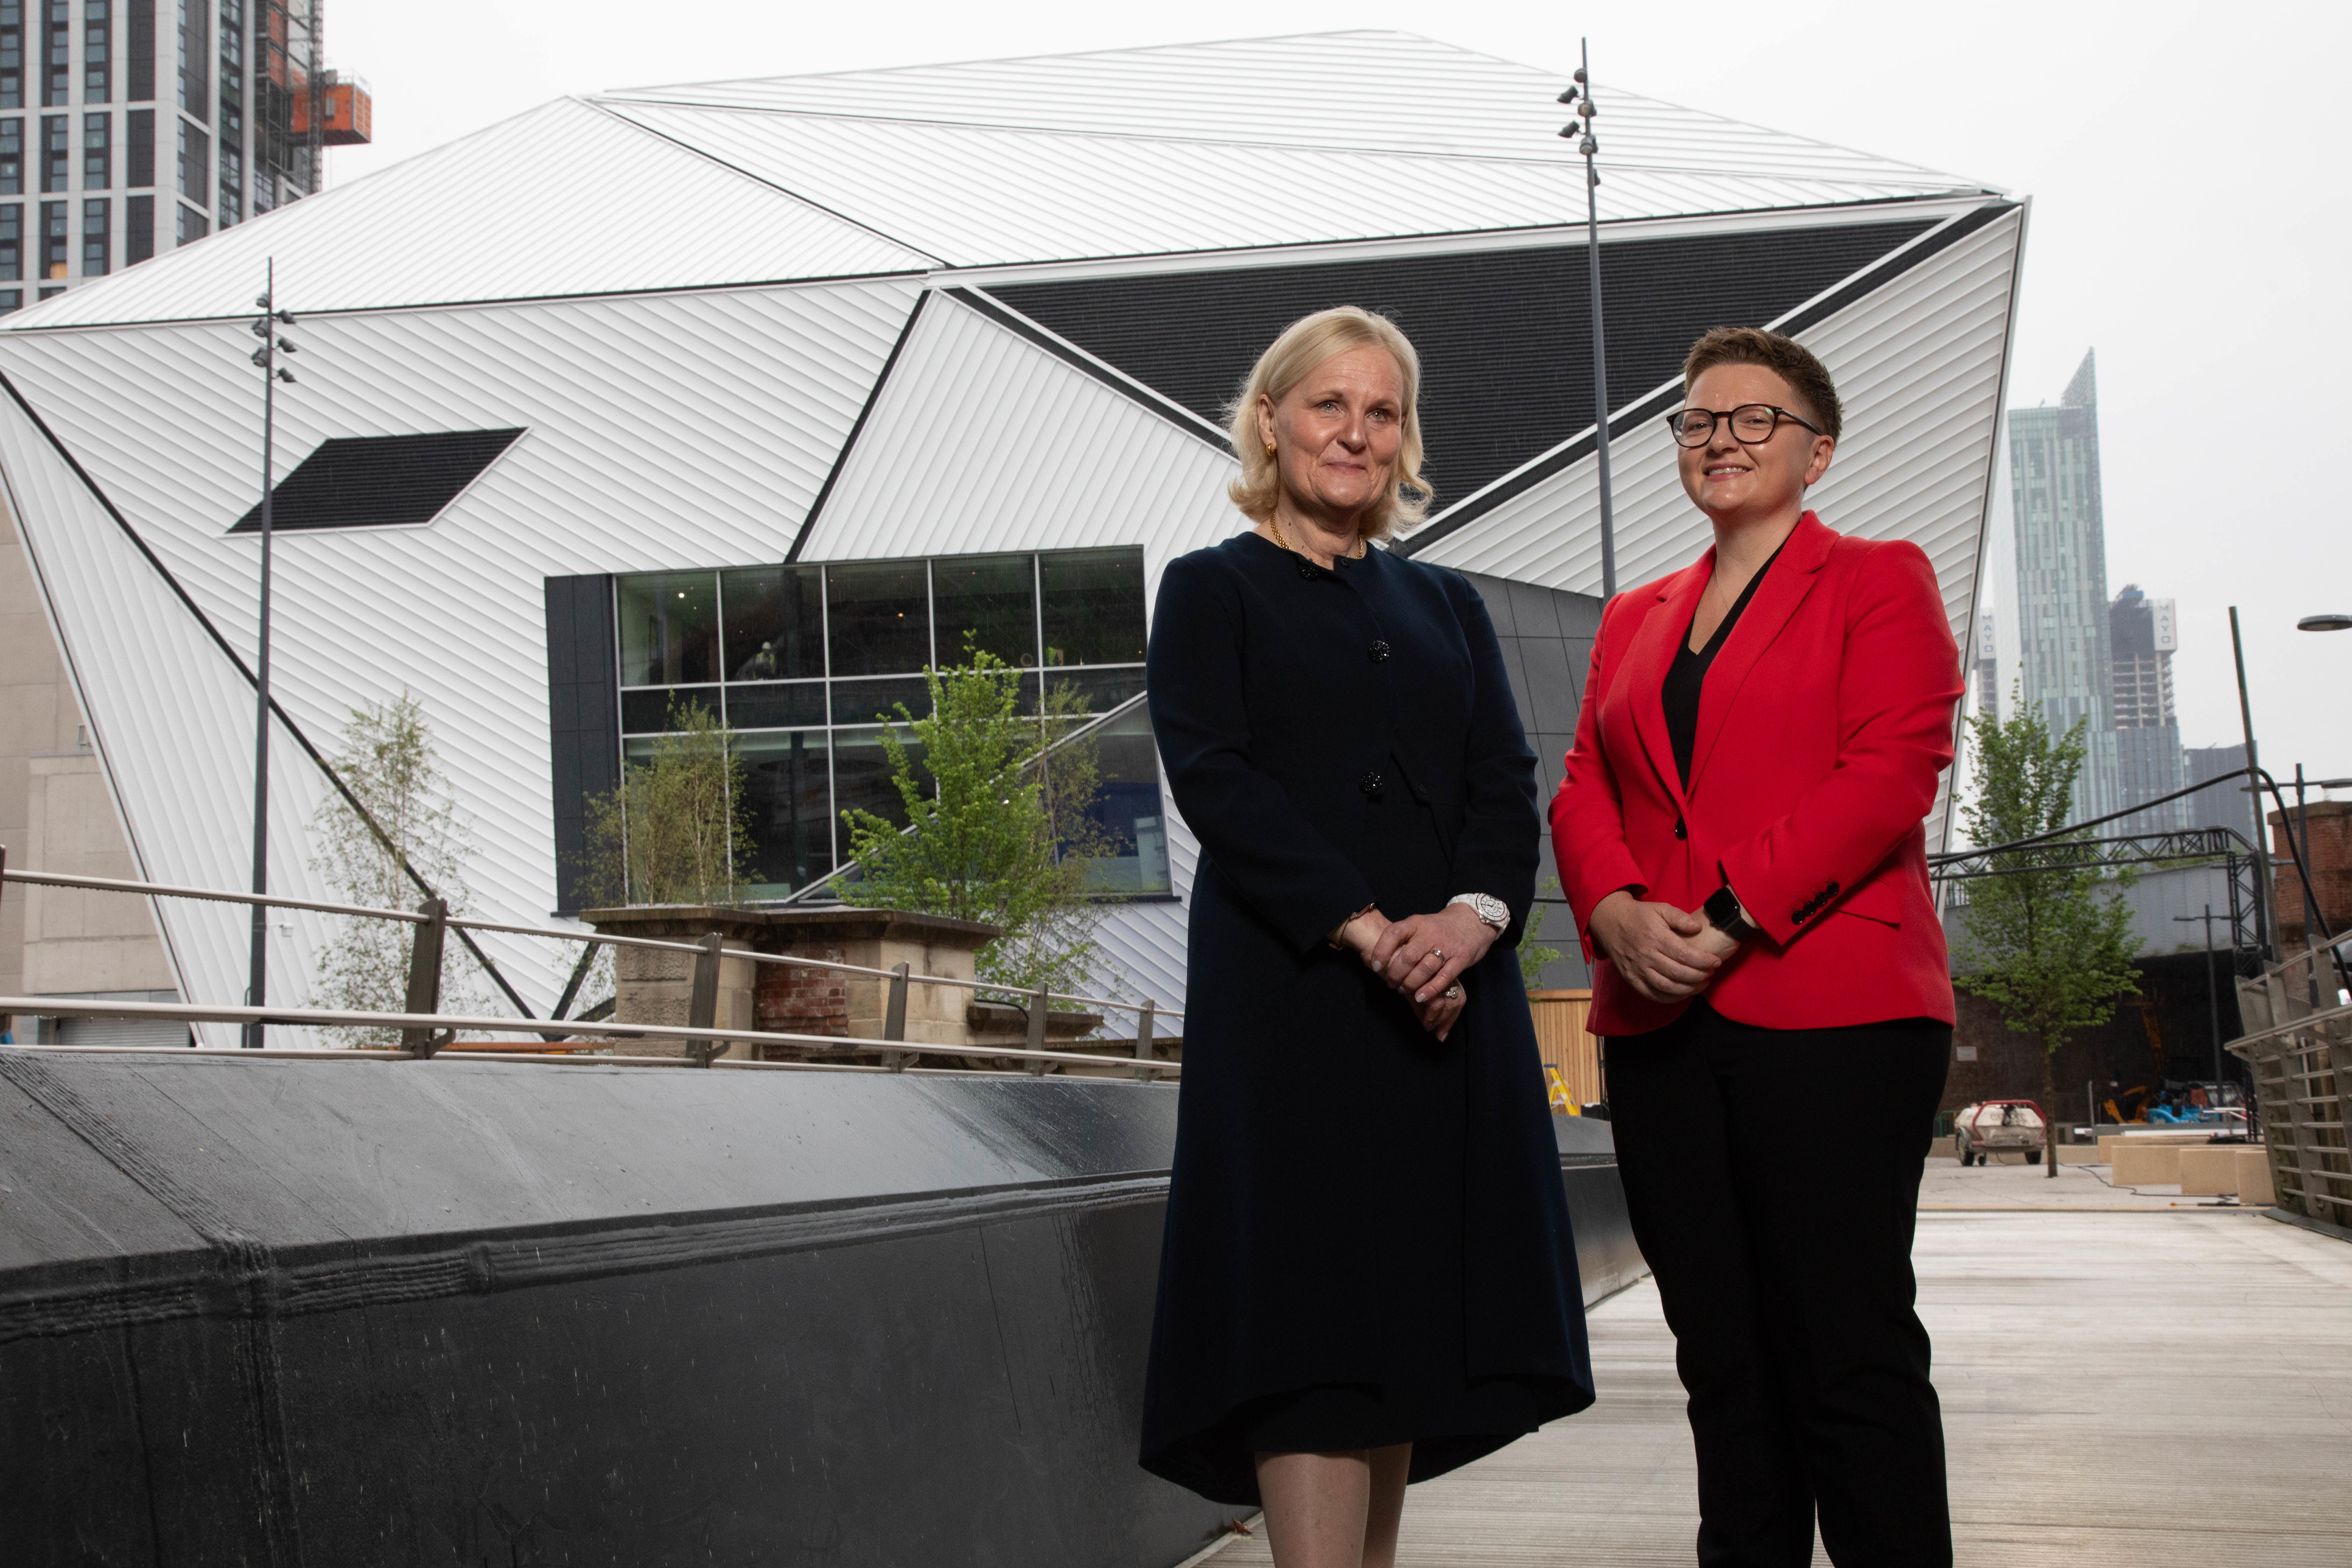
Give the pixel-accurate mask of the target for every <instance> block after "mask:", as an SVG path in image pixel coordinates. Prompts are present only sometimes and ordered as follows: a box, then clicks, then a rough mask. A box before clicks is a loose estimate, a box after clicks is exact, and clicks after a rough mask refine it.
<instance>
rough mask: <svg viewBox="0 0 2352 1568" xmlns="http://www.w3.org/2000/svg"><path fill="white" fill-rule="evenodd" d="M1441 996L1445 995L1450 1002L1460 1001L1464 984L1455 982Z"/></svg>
mask: <svg viewBox="0 0 2352 1568" xmlns="http://www.w3.org/2000/svg"><path fill="white" fill-rule="evenodd" d="M1441 994H1443V995H1444V997H1445V998H1446V999H1447V1000H1448V1001H1458V1000H1459V999H1460V998H1461V995H1462V983H1461V982H1460V981H1458V980H1457V981H1455V982H1454V984H1451V985H1449V986H1447V987H1446V988H1445V989H1444V992H1443V993H1441Z"/></svg>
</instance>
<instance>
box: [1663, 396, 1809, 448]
mask: <svg viewBox="0 0 2352 1568" xmlns="http://www.w3.org/2000/svg"><path fill="white" fill-rule="evenodd" d="M1718 419H1728V420H1730V421H1731V433H1732V435H1733V436H1735V437H1738V441H1739V444H1740V445H1741V446H1743V447H1760V446H1762V445H1763V444H1764V443H1765V442H1767V441H1769V440H1770V439H1771V438H1772V437H1773V435H1774V433H1775V432H1777V431H1778V430H1779V429H1780V421H1781V420H1783V419H1786V420H1787V421H1789V423H1790V424H1791V425H1801V426H1804V427H1805V428H1806V429H1808V430H1811V432H1812V433H1813V434H1814V435H1816V436H1820V435H1824V434H1826V432H1825V431H1823V430H1822V427H1821V426H1818V425H1816V424H1814V423H1813V422H1812V421H1811V420H1810V419H1808V418H1806V417H1805V416H1803V415H1801V414H1791V413H1790V412H1789V411H1788V410H1787V409H1785V408H1779V407H1775V406H1774V405H1771V404H1769V403H1743V404H1741V405H1739V406H1738V407H1737V408H1677V409H1675V411H1674V412H1673V413H1672V414H1669V415H1667V416H1666V428H1667V429H1669V430H1671V431H1673V432H1674V433H1675V443H1676V444H1677V445H1678V446H1684V447H1704V446H1706V444H1707V443H1708V442H1709V441H1712V440H1714V439H1715V422H1716V421H1717V420H1718Z"/></svg>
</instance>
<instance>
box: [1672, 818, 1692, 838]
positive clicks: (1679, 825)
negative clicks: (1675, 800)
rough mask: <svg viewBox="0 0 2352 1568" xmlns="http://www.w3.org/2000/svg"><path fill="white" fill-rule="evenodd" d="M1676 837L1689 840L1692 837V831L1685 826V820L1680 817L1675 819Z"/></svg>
mask: <svg viewBox="0 0 2352 1568" xmlns="http://www.w3.org/2000/svg"><path fill="white" fill-rule="evenodd" d="M1675 837H1677V838H1688V837H1690V829H1689V828H1687V827H1685V826H1683V819H1682V818H1681V817H1679V816H1677V817H1675Z"/></svg>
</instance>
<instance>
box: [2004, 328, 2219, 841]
mask: <svg viewBox="0 0 2352 1568" xmlns="http://www.w3.org/2000/svg"><path fill="white" fill-rule="evenodd" d="M2094 359H2095V355H2094V354H2092V353H2085V354H2084V356H2083V364H2082V368H2081V369H2079V370H2077V371H2076V372H2075V373H2074V380H2072V381H2070V382H2068V383H2067V384H2066V390H2065V392H2064V394H2063V395H2062V396H2061V397H2060V398H2059V400H2058V405H2057V406H2056V407H2055V408H2052V407H2048V406H2046V405H2045V406H2043V407H2040V408H2019V409H2014V410H2012V411H2011V414H2010V416H2009V475H2010V497H2011V519H2012V521H2013V522H2014V524H2015V527H2016V534H2017V596H2016V605H2017V608H2016V611H2015V614H2016V616H2017V618H2018V619H2017V641H2018V671H2017V676H2018V686H2019V694H2020V699H2021V700H2022V701H2025V702H2028V703H2033V704H2038V705H2039V706H2040V707H2041V709H2042V715H2043V717H2044V718H2045V719H2047V720H2048V721H2049V724H2050V728H2051V730H2052V731H2053V732H2054V733H2057V734H2063V733H2064V732H2065V731H2067V730H2069V729H2070V728H2072V727H2073V726H2074V725H2075V724H2078V723H2079V724H2081V725H2082V726H2083V728H2084V734H2083V749H2084V760H2083V773H2082V776H2081V778H2080V779H2079V780H2077V781H2076V783H2075V785H2074V813H2073V820H2074V821H2077V822H2079V821H2081V820H2083V819H2084V818H2085V817H2089V816H2105V814H2106V813H2108V812H2111V811H2115V810H2117V809H2119V808H2120V807H2122V806H2124V805H2127V804H2128V802H2126V800H2125V799H2124V798H2123V796H2122V792H2121V788H2120V782H2121V781H2120V780H2119V778H2118V776H2117V773H2118V768H2117V761H2116V711H2115V681H2114V657H2113V653H2112V649H2111V645H2110V632H2109V628H2108V615H2107V541H2106V526H2105V522H2106V520H2105V511H2104V510H2103V508H2102V506H2101V504H2100V499H2099V400H2098V383H2097V376H2096V373H2095V368H2094ZM2174 744H2175V746H2176V747H2177V746H2178V744H2179V741H2178V738H2177V731H2176V739H2175V742H2174ZM2136 798H2137V797H2136Z"/></svg>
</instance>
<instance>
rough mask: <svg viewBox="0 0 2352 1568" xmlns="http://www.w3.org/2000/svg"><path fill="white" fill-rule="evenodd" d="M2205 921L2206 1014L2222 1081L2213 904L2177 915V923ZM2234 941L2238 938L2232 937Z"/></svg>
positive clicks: (2217, 1073)
mask: <svg viewBox="0 0 2352 1568" xmlns="http://www.w3.org/2000/svg"><path fill="white" fill-rule="evenodd" d="M2200 920H2202V921H2204V922H2205V1016H2206V1019H2207V1021H2208V1022H2209V1023H2210V1025H2211V1026H2212V1030H2213V1081H2214V1082H2215V1083H2217V1084H2218V1083H2220V1082H2221V983H2220V982H2219V981H2217V980H2215V979H2214V978H2213V906H2212V905H2210V904H2208V905H2206V906H2205V912H2204V914H2202V915H2175V916H2173V917H2172V921H2173V923H2174V924H2175V925H2181V924H2188V925H2194V924H2195V923H2197V921H2200ZM2231 941H2232V942H2234V941H2236V938H2234V937H2233V938H2231Z"/></svg>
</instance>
